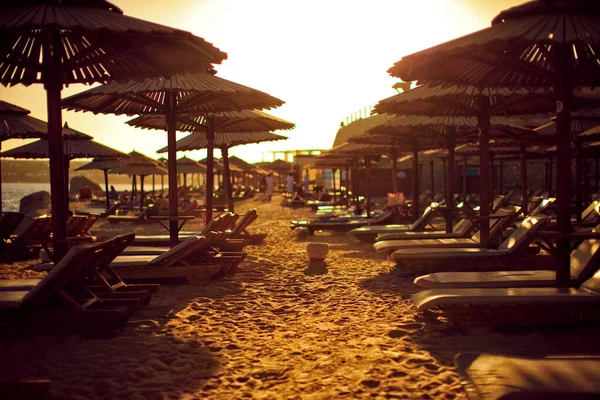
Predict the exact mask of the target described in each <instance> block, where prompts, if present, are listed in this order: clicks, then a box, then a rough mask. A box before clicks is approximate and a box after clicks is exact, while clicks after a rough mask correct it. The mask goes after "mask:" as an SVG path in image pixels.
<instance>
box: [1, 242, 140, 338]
mask: <svg viewBox="0 0 600 400" xmlns="http://www.w3.org/2000/svg"><path fill="white" fill-rule="evenodd" d="M101 246H102V244H95V245H83V246H75V247H73V248H71V249H70V250H69V252H67V254H66V255H65V257H63V259H62V260H61V261H60V262H59V263H58V264H57V265H56V266H55V267H54V268H53V269H52V270H51V271H50V272H49V273H48V275H47V276H46V277H44V278H43V279H42V280H41V281H39V282H38V283H37V284H36V285H35V286H34V287H32V288H29V289H25V290H2V291H0V321H1V322H2V324H4V325H6V327H7V329H14V330H15V332H18V333H19V334H44V333H61V334H62V333H64V334H70V333H77V334H81V335H84V336H94V337H104V336H107V335H111V334H113V333H114V332H115V330H116V329H118V328H120V327H121V326H123V325H124V324H125V322H126V321H127V319H128V318H129V316H130V315H131V314H133V313H134V312H135V311H137V309H138V307H139V301H138V300H136V299H118V298H114V299H109V298H102V297H101V296H99V295H97V294H94V293H93V292H92V291H90V290H87V289H85V287H83V286H78V285H75V286H76V288H77V289H83V290H80V291H74V290H73V288H72V287H71V286H73V285H74V284H76V283H77V281H78V278H79V277H80V274H81V271H82V270H83V269H84V268H85V266H86V265H89V264H90V263H92V264H93V263H94V262H95V261H94V260H95V258H96V257H97V256H98V254H99V253H98V251H99V250H98V249H99V248H101Z"/></svg>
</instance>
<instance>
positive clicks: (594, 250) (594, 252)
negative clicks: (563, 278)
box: [571, 225, 600, 283]
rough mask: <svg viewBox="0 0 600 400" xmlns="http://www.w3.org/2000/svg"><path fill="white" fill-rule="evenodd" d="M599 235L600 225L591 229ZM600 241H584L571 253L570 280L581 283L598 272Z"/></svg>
mask: <svg viewBox="0 0 600 400" xmlns="http://www.w3.org/2000/svg"><path fill="white" fill-rule="evenodd" d="M592 232H594V233H600V225H598V226H596V227H595V228H594V229H592ZM599 249H600V240H599V239H586V240H584V241H583V242H581V244H580V245H579V246H577V248H576V249H575V250H573V253H571V280H572V281H573V282H576V283H581V282H583V281H585V280H587V279H589V278H590V277H591V276H592V275H593V274H594V272H596V271H597V270H598V262H599V261H600V251H598V250H599Z"/></svg>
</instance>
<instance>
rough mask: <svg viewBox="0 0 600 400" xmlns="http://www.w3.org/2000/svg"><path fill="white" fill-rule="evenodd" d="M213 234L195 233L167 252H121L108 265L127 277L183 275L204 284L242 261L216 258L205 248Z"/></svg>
mask: <svg viewBox="0 0 600 400" xmlns="http://www.w3.org/2000/svg"><path fill="white" fill-rule="evenodd" d="M213 236H214V235H213V234H211V233H208V234H207V235H206V236H193V237H190V238H188V239H186V240H185V241H183V242H182V243H180V244H178V245H177V246H175V247H173V248H172V249H169V250H168V251H166V252H164V253H162V254H160V255H158V256H153V255H122V256H118V257H116V258H115V259H114V260H113V261H112V262H111V263H110V264H109V267H110V268H112V269H113V270H115V271H116V272H117V273H118V274H119V275H120V276H121V277H122V278H123V279H124V280H127V279H136V280H150V281H158V280H163V279H169V280H171V279H177V278H183V279H185V280H187V282H189V283H205V282H207V281H208V280H210V279H212V278H214V277H216V276H221V275H224V274H227V273H229V272H230V271H231V270H232V269H234V268H235V266H236V265H237V264H236V262H237V263H239V261H240V260H239V258H236V259H235V260H233V259H228V258H225V257H223V258H222V259H221V257H213V254H210V253H207V252H205V251H204V250H208V249H210V246H211V242H212V241H213V240H214V237H213Z"/></svg>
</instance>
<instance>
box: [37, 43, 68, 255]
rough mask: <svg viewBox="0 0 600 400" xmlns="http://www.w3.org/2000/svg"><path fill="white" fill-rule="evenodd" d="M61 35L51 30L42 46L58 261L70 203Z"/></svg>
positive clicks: (65, 233) (65, 249) (55, 247)
mask: <svg viewBox="0 0 600 400" xmlns="http://www.w3.org/2000/svg"><path fill="white" fill-rule="evenodd" d="M60 47H61V46H60V37H59V33H58V32H57V31H52V32H51V33H50V37H48V38H47V39H46V41H45V43H44V47H43V55H44V57H43V64H44V65H43V68H44V70H45V72H46V76H45V83H44V89H46V102H47V111H48V152H49V153H50V154H49V156H50V157H49V158H50V187H51V189H50V192H51V203H52V232H53V236H52V237H53V239H54V262H58V261H59V260H60V259H62V258H63V257H64V255H65V254H66V253H67V249H68V245H67V243H66V242H64V239H66V237H67V213H66V210H67V207H66V200H67V199H66V198H65V187H64V185H65V181H64V163H63V152H64V149H63V137H62V112H61V108H60V105H61V91H62V77H61V73H60V63H61V60H60V58H61V53H62V52H61V51H60Z"/></svg>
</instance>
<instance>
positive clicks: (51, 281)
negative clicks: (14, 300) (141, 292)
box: [21, 243, 106, 309]
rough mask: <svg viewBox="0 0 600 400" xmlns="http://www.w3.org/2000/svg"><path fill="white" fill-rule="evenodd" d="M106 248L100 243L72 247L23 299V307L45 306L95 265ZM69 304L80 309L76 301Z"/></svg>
mask: <svg viewBox="0 0 600 400" xmlns="http://www.w3.org/2000/svg"><path fill="white" fill-rule="evenodd" d="M105 246H106V244H105V243H98V244H93V245H83V246H74V247H72V248H71V249H70V250H69V251H68V252H67V254H66V255H65V256H64V257H63V258H62V259H61V260H60V261H59V262H58V264H56V265H55V266H54V268H52V269H51V270H50V272H48V275H46V276H45V277H44V278H43V279H42V280H41V281H40V282H39V283H38V284H37V285H35V286H34V287H33V288H32V289H31V290H30V291H29V292H28V293H27V294H26V295H25V296H24V297H23V299H22V300H21V307H23V308H26V309H36V308H39V307H41V306H43V305H44V303H45V302H46V301H47V300H48V299H49V298H50V297H52V296H54V295H55V294H57V293H58V292H60V291H62V289H63V288H64V287H65V286H66V285H67V283H68V282H69V281H70V280H72V279H76V278H77V277H78V276H79V274H80V273H81V271H82V270H83V269H84V268H85V266H86V265H89V264H93V262H94V258H95V257H97V255H98V254H99V253H100V252H101V251H102V250H103V249H104V247H105ZM67 301H68V300H67ZM68 302H69V303H70V304H71V305H72V306H73V307H76V308H78V307H80V306H78V305H77V304H76V302H74V301H68Z"/></svg>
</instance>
